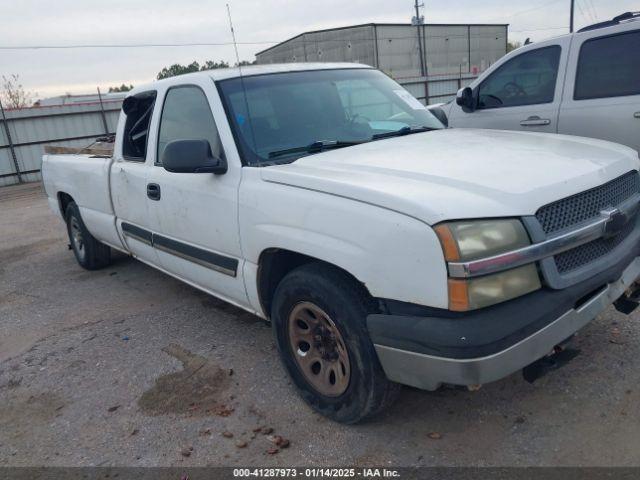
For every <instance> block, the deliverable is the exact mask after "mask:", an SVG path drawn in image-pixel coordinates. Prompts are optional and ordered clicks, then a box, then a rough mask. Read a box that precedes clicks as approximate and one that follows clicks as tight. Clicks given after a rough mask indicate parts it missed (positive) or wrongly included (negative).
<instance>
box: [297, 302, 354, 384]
mask: <svg viewBox="0 0 640 480" xmlns="http://www.w3.org/2000/svg"><path fill="white" fill-rule="evenodd" d="M288 327H289V328H288V330H289V345H290V347H291V352H292V353H293V358H294V359H295V361H296V364H297V365H298V368H299V369H300V371H301V372H302V374H303V376H304V377H305V379H306V380H307V381H308V382H309V383H310V384H311V386H312V387H313V388H314V389H315V390H317V391H318V392H319V393H320V394H322V395H325V396H327V397H338V396H340V395H342V394H343V393H344V392H345V391H346V390H347V387H349V380H350V378H351V367H350V363H349V353H348V352H347V347H346V344H345V342H344V339H343V338H342V334H341V333H340V331H339V330H338V327H337V326H336V324H335V323H334V322H333V320H331V318H330V317H329V315H327V314H326V312H324V311H323V310H322V309H321V308H320V307H318V306H317V305H315V304H313V303H311V302H301V303H298V304H297V305H295V306H294V307H293V309H292V310H291V313H290V314H289V322H288Z"/></svg>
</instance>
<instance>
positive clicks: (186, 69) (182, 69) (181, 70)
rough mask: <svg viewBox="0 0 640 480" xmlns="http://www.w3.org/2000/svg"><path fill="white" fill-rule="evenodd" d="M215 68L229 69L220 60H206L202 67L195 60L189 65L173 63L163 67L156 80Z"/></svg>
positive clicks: (247, 63) (238, 64) (246, 63)
mask: <svg viewBox="0 0 640 480" xmlns="http://www.w3.org/2000/svg"><path fill="white" fill-rule="evenodd" d="M255 63H256V62H255V60H254V61H253V62H249V61H247V60H242V61H241V62H240V63H236V64H235V66H236V67H237V66H241V67H246V66H247V65H255ZM217 68H229V64H228V63H227V62H225V61H224V60H220V61H219V62H216V61H214V60H207V61H206V62H204V63H203V64H202V65H200V64H199V63H198V62H196V61H195V60H194V61H193V62H191V63H190V64H189V65H180V64H179V63H174V64H173V65H171V66H170V67H164V68H163V69H162V70H160V72H158V75H157V76H156V78H157V79H158V80H162V79H163V78H169V77H175V76H176V75H184V74H185V73H193V72H201V71H203V70H215V69H217Z"/></svg>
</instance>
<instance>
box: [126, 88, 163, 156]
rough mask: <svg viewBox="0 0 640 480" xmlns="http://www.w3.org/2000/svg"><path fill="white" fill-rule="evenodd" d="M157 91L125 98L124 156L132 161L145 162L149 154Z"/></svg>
mask: <svg viewBox="0 0 640 480" xmlns="http://www.w3.org/2000/svg"><path fill="white" fill-rule="evenodd" d="M155 102H156V92H155V91H150V92H142V93H138V94H137V95H134V96H131V97H127V98H125V100H124V102H123V103H122V111H123V112H124V114H125V115H126V117H127V118H126V120H125V123H124V132H123V137H122V156H123V157H124V159H125V160H128V161H131V162H144V161H145V159H146V156H147V139H148V137H149V124H150V123H151V115H152V113H153V106H154V105H155Z"/></svg>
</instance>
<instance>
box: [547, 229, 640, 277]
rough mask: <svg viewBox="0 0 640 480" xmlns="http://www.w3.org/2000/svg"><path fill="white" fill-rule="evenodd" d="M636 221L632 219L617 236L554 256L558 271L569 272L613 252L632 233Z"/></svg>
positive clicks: (599, 239)
mask: <svg viewBox="0 0 640 480" xmlns="http://www.w3.org/2000/svg"><path fill="white" fill-rule="evenodd" d="M635 226H636V222H635V221H630V222H629V223H627V225H625V227H624V229H623V230H622V231H621V232H620V233H619V234H618V235H616V236H615V237H612V238H598V239H597V240H594V241H592V242H589V243H585V244H584V245H580V246H579V247H576V248H573V249H571V250H567V251H566V252H562V253H560V254H558V255H556V256H555V257H554V259H555V262H556V267H557V268H558V272H560V273H561V274H562V273H567V272H570V271H571V270H575V269H576V268H580V267H583V266H585V265H587V264H589V263H591V262H594V261H596V260H597V259H599V258H600V257H604V256H605V255H607V254H609V253H611V252H612V251H613V250H614V249H615V248H616V247H617V246H618V245H620V244H621V243H622V242H623V241H624V240H625V238H627V237H628V236H629V235H631V232H633V229H634V227H635Z"/></svg>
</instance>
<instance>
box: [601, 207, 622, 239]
mask: <svg viewBox="0 0 640 480" xmlns="http://www.w3.org/2000/svg"><path fill="white" fill-rule="evenodd" d="M600 215H602V216H603V217H605V218H606V221H605V223H604V237H605V238H611V237H615V236H616V235H618V234H619V233H620V232H621V231H622V229H623V228H624V226H625V225H626V224H627V222H628V221H629V218H628V217H627V216H626V215H625V214H624V213H622V212H621V211H620V210H618V209H617V208H612V209H608V210H603V211H601V212H600Z"/></svg>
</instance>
